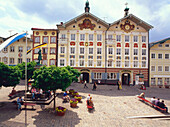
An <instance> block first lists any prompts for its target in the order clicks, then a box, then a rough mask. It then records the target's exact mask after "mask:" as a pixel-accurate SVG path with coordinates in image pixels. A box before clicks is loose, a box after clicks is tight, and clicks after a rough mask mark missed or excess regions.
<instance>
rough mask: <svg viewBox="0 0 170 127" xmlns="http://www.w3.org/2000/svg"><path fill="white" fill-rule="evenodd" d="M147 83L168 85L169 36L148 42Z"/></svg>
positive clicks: (169, 63) (169, 76) (169, 66)
mask: <svg viewBox="0 0 170 127" xmlns="http://www.w3.org/2000/svg"><path fill="white" fill-rule="evenodd" d="M149 85H150V86H165V85H170V38H167V39H163V40H160V41H157V42H152V43H150V83H149Z"/></svg>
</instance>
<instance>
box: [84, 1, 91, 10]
mask: <svg viewBox="0 0 170 127" xmlns="http://www.w3.org/2000/svg"><path fill="white" fill-rule="evenodd" d="M85 5H86V6H85V8H84V9H85V12H89V11H90V7H89V1H88V0H87V1H86V4H85Z"/></svg>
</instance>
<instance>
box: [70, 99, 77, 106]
mask: <svg viewBox="0 0 170 127" xmlns="http://www.w3.org/2000/svg"><path fill="white" fill-rule="evenodd" d="M77 103H78V100H76V99H71V100H70V107H72V108H76V107H77Z"/></svg>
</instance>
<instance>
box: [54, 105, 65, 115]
mask: <svg viewBox="0 0 170 127" xmlns="http://www.w3.org/2000/svg"><path fill="white" fill-rule="evenodd" d="M65 112H66V108H64V107H61V106H58V107H57V108H56V113H57V115H58V116H64V115H65Z"/></svg>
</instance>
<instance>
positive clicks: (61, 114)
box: [57, 112, 65, 116]
mask: <svg viewBox="0 0 170 127" xmlns="http://www.w3.org/2000/svg"><path fill="white" fill-rule="evenodd" d="M57 115H58V116H64V115H65V112H57Z"/></svg>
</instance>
